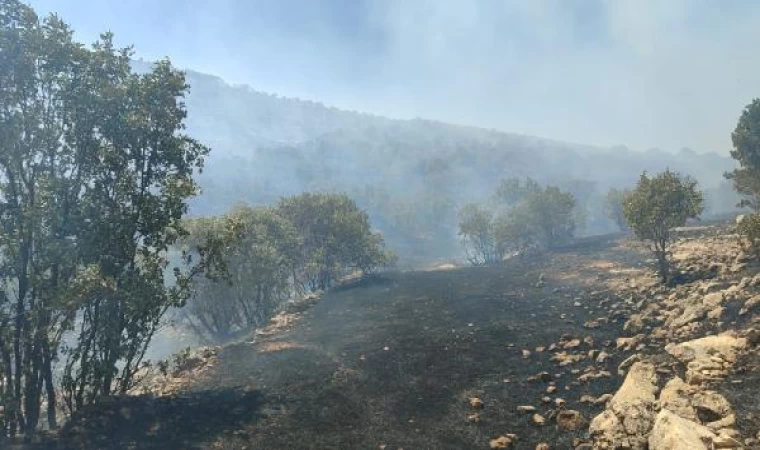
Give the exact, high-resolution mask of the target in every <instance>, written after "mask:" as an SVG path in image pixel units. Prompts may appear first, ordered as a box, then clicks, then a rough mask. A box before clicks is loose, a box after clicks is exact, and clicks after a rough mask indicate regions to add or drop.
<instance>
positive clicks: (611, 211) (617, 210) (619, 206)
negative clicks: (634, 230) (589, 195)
mask: <svg viewBox="0 0 760 450" xmlns="http://www.w3.org/2000/svg"><path fill="white" fill-rule="evenodd" d="M630 193H631V191H630V190H628V189H616V188H612V189H610V190H609V191H607V195H605V197H604V212H605V213H606V214H607V217H609V218H610V220H612V221H613V222H615V225H617V227H618V229H620V231H626V230H628V222H627V221H626V220H625V215H624V214H623V203H624V202H625V199H626V197H627V196H628V195H630Z"/></svg>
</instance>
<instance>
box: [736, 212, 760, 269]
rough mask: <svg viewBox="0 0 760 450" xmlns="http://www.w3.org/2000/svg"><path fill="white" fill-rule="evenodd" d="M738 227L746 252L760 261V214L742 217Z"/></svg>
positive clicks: (737, 230) (737, 231)
mask: <svg viewBox="0 0 760 450" xmlns="http://www.w3.org/2000/svg"><path fill="white" fill-rule="evenodd" d="M740 217H741V220H739V221H738V223H737V225H736V233H737V234H738V235H739V240H740V243H741V245H742V247H743V248H744V250H745V251H747V252H749V253H751V254H752V255H753V256H754V257H755V258H757V259H760V214H747V215H743V216H740Z"/></svg>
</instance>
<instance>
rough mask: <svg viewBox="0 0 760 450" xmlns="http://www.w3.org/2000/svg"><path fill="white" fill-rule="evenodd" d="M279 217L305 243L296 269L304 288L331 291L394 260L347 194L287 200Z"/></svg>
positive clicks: (296, 276) (362, 212) (310, 196)
mask: <svg viewBox="0 0 760 450" xmlns="http://www.w3.org/2000/svg"><path fill="white" fill-rule="evenodd" d="M277 213H278V214H279V215H281V216H282V217H283V218H285V219H287V220H288V221H289V222H290V223H291V224H292V226H293V227H294V228H295V230H296V232H297V233H298V235H299V237H300V239H301V244H300V246H299V252H298V255H297V256H296V262H295V264H294V265H293V268H292V269H293V274H294V280H295V283H296V285H297V286H299V287H301V288H304V289H308V290H311V291H315V290H324V289H328V288H329V287H331V286H332V284H333V283H334V282H335V281H336V280H338V279H339V278H341V277H343V276H346V275H348V274H350V273H352V272H355V271H361V272H364V273H371V272H372V271H374V270H375V269H377V268H378V267H382V266H386V265H389V264H392V263H393V262H394V260H395V257H394V255H393V254H391V253H389V252H387V251H386V250H385V243H384V241H383V237H382V235H380V234H379V233H375V232H373V231H372V229H371V226H370V221H369V217H368V216H367V213H365V212H364V211H362V210H361V209H360V208H359V207H358V206H357V205H356V203H355V202H354V201H353V200H351V199H350V198H348V196H346V195H344V194H321V193H318V194H314V193H304V194H301V195H297V196H293V197H287V198H284V199H282V200H281V201H280V203H279V204H278V205H277Z"/></svg>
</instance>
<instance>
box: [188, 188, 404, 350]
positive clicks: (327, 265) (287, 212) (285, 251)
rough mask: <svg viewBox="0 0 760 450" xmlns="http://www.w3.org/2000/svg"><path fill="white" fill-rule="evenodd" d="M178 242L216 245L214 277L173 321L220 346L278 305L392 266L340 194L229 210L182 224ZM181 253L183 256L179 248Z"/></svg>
mask: <svg viewBox="0 0 760 450" xmlns="http://www.w3.org/2000/svg"><path fill="white" fill-rule="evenodd" d="M186 228H187V229H188V231H189V234H188V236H187V237H185V238H183V240H182V243H183V244H184V245H186V246H187V247H188V248H197V247H198V246H199V245H203V244H204V243H205V242H209V241H214V242H223V243H224V244H223V251H222V255H223V256H222V257H221V261H220V263H221V264H223V265H224V267H225V269H226V270H225V273H224V276H223V277H221V278H216V279H212V278H201V279H198V280H196V281H195V282H194V283H193V287H194V290H195V294H194V296H193V298H192V299H191V300H190V301H189V302H188V305H187V306H186V307H185V308H183V309H182V311H181V316H182V318H183V319H184V323H185V324H186V325H188V326H189V327H190V328H191V329H192V330H193V331H194V332H195V333H196V335H198V336H199V337H201V338H202V339H203V340H205V341H207V342H224V341H227V340H230V339H232V338H234V337H236V336H237V335H240V334H244V333H247V332H249V331H250V330H251V329H252V328H255V327H258V326H260V325H262V324H265V323H266V322H268V320H269V319H270V318H271V317H272V316H273V315H274V314H275V312H277V310H278V308H279V307H280V306H281V305H282V303H283V302H284V301H285V300H288V299H290V298H292V297H293V296H297V295H302V294H305V293H311V292H315V291H323V290H326V289H329V288H330V287H332V286H333V284H334V283H335V282H336V281H337V280H339V279H341V278H342V277H344V276H347V275H350V274H353V273H357V272H359V273H363V274H369V273H372V272H373V271H375V270H376V269H377V268H379V267H383V266H388V265H390V264H392V263H393V261H394V255H393V254H392V253H391V252H389V251H387V250H385V248H384V242H383V238H382V236H381V235H380V234H378V233H375V232H373V231H372V229H371V227H370V222H369V217H368V216H367V214H366V213H365V212H364V211H362V210H361V209H360V208H359V207H358V206H357V205H356V203H355V202H354V201H353V200H351V199H349V198H348V197H347V196H346V195H342V194H311V193H306V194H302V195H299V196H294V197H289V198H285V199H282V200H281V201H280V202H279V203H278V204H277V205H276V206H273V207H257V208H252V207H249V206H243V205H240V206H237V207H236V208H234V209H233V211H231V212H230V213H228V214H226V215H224V216H222V217H213V218H198V219H191V220H188V221H187V224H186ZM185 251H187V250H185Z"/></svg>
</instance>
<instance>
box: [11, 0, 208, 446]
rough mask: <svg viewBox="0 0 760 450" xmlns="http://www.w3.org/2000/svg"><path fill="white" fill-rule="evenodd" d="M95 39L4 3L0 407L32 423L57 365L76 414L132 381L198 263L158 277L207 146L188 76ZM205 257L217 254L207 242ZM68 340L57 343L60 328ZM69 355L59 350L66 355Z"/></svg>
mask: <svg viewBox="0 0 760 450" xmlns="http://www.w3.org/2000/svg"><path fill="white" fill-rule="evenodd" d="M130 56H131V53H130V51H129V50H126V49H116V48H114V46H113V44H112V38H111V36H110V35H104V36H103V37H102V40H101V41H100V42H99V43H97V44H95V45H94V46H93V48H91V49H87V48H85V47H83V46H82V45H80V44H78V43H76V42H74V41H73V39H72V32H71V30H70V29H69V28H68V26H67V25H66V24H65V23H63V22H62V21H61V20H60V19H59V18H58V17H56V16H50V17H47V18H45V19H40V18H38V16H37V15H36V14H35V13H34V11H33V10H32V9H31V8H29V7H27V6H26V5H24V4H22V3H20V2H18V1H16V0H3V1H0V282H1V283H2V289H0V292H2V295H0V324H1V325H2V327H0V367H2V368H1V369H0V378H2V379H4V380H6V381H5V382H3V383H0V402H1V403H0V405H1V406H3V407H4V410H5V411H6V414H4V415H3V416H2V417H0V429H1V430H2V433H3V434H6V435H13V434H16V433H18V432H23V433H27V434H29V433H32V432H34V430H35V428H36V427H37V426H38V423H39V418H40V415H41V405H42V398H43V395H44V397H45V400H46V402H47V415H48V423H49V425H50V426H51V427H54V426H55V424H56V417H55V411H56V408H57V395H56V384H55V380H54V377H53V376H52V374H53V369H52V366H53V363H54V362H55V361H57V360H59V359H60V358H61V357H62V356H63V357H65V358H64V359H65V364H64V367H63V376H62V387H63V391H64V398H65V403H66V406H68V408H69V409H70V410H73V409H76V408H79V407H81V406H83V405H85V404H87V403H90V402H94V401H95V400H96V399H97V398H98V397H100V396H102V395H109V394H112V393H114V392H122V393H123V392H125V391H126V390H128V389H129V388H130V387H131V386H132V385H133V384H134V377H135V374H136V372H137V370H138V369H139V366H140V364H141V361H142V359H143V355H144V354H145V350H146V349H147V346H148V343H149V342H150V340H151V338H152V336H153V334H154V333H155V331H156V328H157V326H158V324H159V320H160V318H161V316H162V315H163V313H164V312H165V311H166V310H167V309H168V308H170V307H172V306H181V305H182V304H183V303H184V301H185V300H186V299H187V298H188V296H189V294H190V289H189V287H190V279H191V278H192V277H193V276H194V275H195V274H196V273H197V272H198V271H200V270H204V268H205V267H206V262H207V261H208V258H207V256H208V255H209V252H211V251H212V250H213V249H212V248H211V247H208V248H204V249H201V253H200V254H201V256H202V261H201V264H198V265H197V266H196V267H195V269H193V270H192V271H191V270H187V271H184V272H183V271H181V270H180V269H179V268H176V270H175V271H174V273H175V275H176V276H175V279H174V280H173V281H174V282H173V284H172V285H171V286H170V287H168V288H167V287H166V286H165V285H164V275H165V272H166V269H167V268H168V265H169V262H168V259H167V250H168V248H169V246H171V245H172V244H173V243H174V242H175V241H176V239H177V238H178V237H179V236H181V235H183V234H184V230H183V228H182V224H181V223H180V218H181V216H182V215H183V214H184V213H185V212H186V210H187V204H186V199H187V198H189V197H190V196H192V195H193V194H195V193H196V191H197V189H196V184H195V182H194V180H193V175H194V173H195V172H197V171H198V170H200V168H201V167H202V164H203V156H204V155H205V154H206V152H207V151H208V149H207V148H206V147H204V146H203V145H201V144H199V143H198V142H196V141H195V140H193V139H192V138H190V137H189V136H187V135H186V134H184V133H183V127H184V125H183V122H184V119H185V117H186V111H185V107H184V104H183V102H182V101H181V99H182V97H183V95H184V94H185V92H186V90H187V86H186V84H185V80H184V75H183V74H182V73H181V72H178V71H176V70H174V69H173V68H172V67H171V65H170V64H169V63H168V62H160V63H158V64H156V66H155V67H154V68H153V70H151V71H149V72H147V73H145V74H143V75H137V74H134V73H132V72H131V69H130ZM212 253H213V252H212ZM68 331H72V332H73V334H74V336H75V339H74V342H73V344H71V345H69V346H66V347H64V348H63V349H62V348H61V347H60V343H61V336H62V335H63V333H65V332H68ZM61 350H63V351H61Z"/></svg>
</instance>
